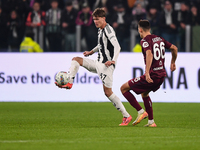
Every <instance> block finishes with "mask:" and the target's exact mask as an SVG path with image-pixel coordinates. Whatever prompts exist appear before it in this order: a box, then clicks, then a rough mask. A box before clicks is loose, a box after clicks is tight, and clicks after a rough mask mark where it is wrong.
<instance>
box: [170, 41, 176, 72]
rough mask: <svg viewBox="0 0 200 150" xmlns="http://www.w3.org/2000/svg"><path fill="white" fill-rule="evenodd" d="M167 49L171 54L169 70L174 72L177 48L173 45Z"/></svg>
mask: <svg viewBox="0 0 200 150" xmlns="http://www.w3.org/2000/svg"><path fill="white" fill-rule="evenodd" d="M169 49H170V50H171V53H172V59H171V65H170V69H171V71H174V70H176V64H175V61H176V58H177V53H178V48H177V47H176V46H175V45H173V44H172V45H171V47H170V48H169Z"/></svg>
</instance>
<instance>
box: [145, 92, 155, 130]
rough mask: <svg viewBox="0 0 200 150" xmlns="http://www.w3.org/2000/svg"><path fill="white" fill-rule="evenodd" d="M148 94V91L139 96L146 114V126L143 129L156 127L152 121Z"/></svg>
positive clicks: (150, 102)
mask: <svg viewBox="0 0 200 150" xmlns="http://www.w3.org/2000/svg"><path fill="white" fill-rule="evenodd" d="M149 92H150V91H147V92H144V93H142V94H141V95H142V99H143V102H144V106H145V109H146V111H147V113H148V124H146V125H145V127H156V126H157V125H156V124H155V122H154V119H153V108H152V101H151V99H150V97H149Z"/></svg>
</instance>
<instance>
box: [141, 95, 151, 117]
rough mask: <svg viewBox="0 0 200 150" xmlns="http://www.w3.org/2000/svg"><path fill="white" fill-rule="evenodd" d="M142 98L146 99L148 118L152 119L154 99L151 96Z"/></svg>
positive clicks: (145, 105)
mask: <svg viewBox="0 0 200 150" xmlns="http://www.w3.org/2000/svg"><path fill="white" fill-rule="evenodd" d="M142 99H143V101H144V107H145V109H146V112H147V113H148V118H149V120H152V119H153V108H152V101H151V99H150V97H149V96H148V97H143V98H142Z"/></svg>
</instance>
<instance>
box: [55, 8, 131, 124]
mask: <svg viewBox="0 0 200 150" xmlns="http://www.w3.org/2000/svg"><path fill="white" fill-rule="evenodd" d="M92 16H93V21H94V23H95V26H96V27H97V28H99V31H98V44H97V46H96V47H95V48H93V49H92V50H91V51H85V52H84V53H83V55H84V56H85V57H87V56H89V55H92V54H94V53H95V52H98V59H97V60H92V59H89V58H82V57H74V58H73V59H72V62H71V67H70V68H69V71H68V73H69V74H70V81H69V83H67V84H66V85H62V86H60V85H58V84H57V83H55V84H56V85H57V86H59V87H60V88H66V89H71V88H72V85H73V80H74V77H75V75H76V73H77V72H78V70H79V67H80V66H82V67H84V68H86V69H87V70H88V71H90V72H93V73H97V74H98V75H99V78H100V79H101V80H102V82H103V89H104V93H105V95H106V97H108V99H109V100H110V101H111V102H112V103H113V105H114V106H115V107H116V108H117V110H119V111H120V112H121V113H122V115H123V119H122V123H121V124H119V125H120V126H126V125H128V123H129V122H130V121H131V120H132V117H131V115H130V114H129V113H128V112H127V111H126V109H125V107H124V105H123V104H122V102H121V100H120V99H119V98H118V97H117V96H116V95H115V94H114V93H113V91H112V84H113V71H114V69H115V65H116V62H117V58H118V56H119V53H120V50H121V47H120V45H119V43H118V40H117V38H116V35H115V31H114V30H113V28H112V27H111V26H110V25H109V24H108V23H107V22H106V13H105V11H104V9H103V8H97V9H95V10H94V12H93V14H92Z"/></svg>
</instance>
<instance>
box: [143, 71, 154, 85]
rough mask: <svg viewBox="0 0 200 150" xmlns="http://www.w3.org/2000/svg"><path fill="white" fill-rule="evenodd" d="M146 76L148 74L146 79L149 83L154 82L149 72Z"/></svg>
mask: <svg viewBox="0 0 200 150" xmlns="http://www.w3.org/2000/svg"><path fill="white" fill-rule="evenodd" d="M145 76H146V81H147V82H148V83H153V80H152V79H151V77H150V75H149V73H148V74H145Z"/></svg>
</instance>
